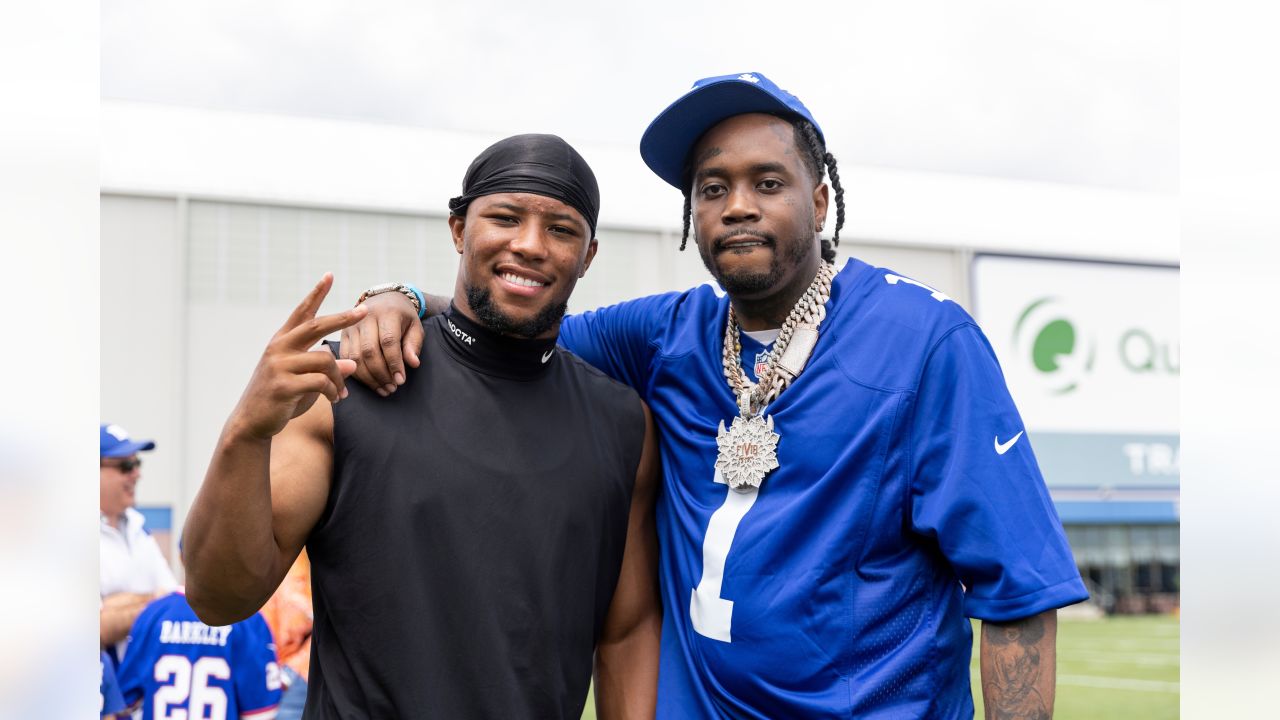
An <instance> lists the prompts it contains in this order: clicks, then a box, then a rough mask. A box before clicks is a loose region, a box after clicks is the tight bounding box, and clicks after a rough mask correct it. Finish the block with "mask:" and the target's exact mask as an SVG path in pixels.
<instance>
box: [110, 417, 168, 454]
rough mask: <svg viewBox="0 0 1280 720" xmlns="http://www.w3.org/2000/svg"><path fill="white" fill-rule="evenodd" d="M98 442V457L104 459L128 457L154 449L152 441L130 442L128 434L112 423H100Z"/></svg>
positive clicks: (154, 445)
mask: <svg viewBox="0 0 1280 720" xmlns="http://www.w3.org/2000/svg"><path fill="white" fill-rule="evenodd" d="M98 441H99V445H98V448H99V450H100V451H101V452H100V454H99V457H104V458H118V457H129V456H130V455H133V454H134V453H138V452H142V451H144V450H155V448H156V444H155V442H154V441H152V440H130V439H129V433H128V432H126V431H125V429H124V428H122V427H120V426H119V425H114V424H112V423H102V429H101V432H100V436H99V438H98Z"/></svg>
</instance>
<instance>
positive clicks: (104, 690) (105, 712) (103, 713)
mask: <svg viewBox="0 0 1280 720" xmlns="http://www.w3.org/2000/svg"><path fill="white" fill-rule="evenodd" d="M98 655H99V657H98V659H99V660H100V661H101V663H102V680H101V682H99V684H98V716H99V717H115V715H116V713H121V712H124V709H125V704H124V696H123V695H121V694H120V683H119V682H117V680H116V664H115V662H114V661H113V660H112V659H111V657H110V656H109V655H107V652H106V651H105V650H99V651H98Z"/></svg>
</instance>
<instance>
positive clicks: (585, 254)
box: [449, 193, 596, 337]
mask: <svg viewBox="0 0 1280 720" xmlns="http://www.w3.org/2000/svg"><path fill="white" fill-rule="evenodd" d="M449 229H450V231H451V232H452V233H453V244H454V247H455V248H456V249H457V251H458V253H460V254H461V255H462V262H461V263H459V264H458V281H457V283H456V285H455V287H454V304H455V305H457V307H458V309H459V310H460V311H462V312H463V313H464V314H465V315H467V317H469V318H471V319H473V320H475V321H476V322H479V323H480V324H482V325H484V326H486V327H488V328H489V329H491V330H494V331H495V332H499V333H502V334H504V335H515V336H519V337H549V336H551V335H553V334H554V333H555V331H556V329H557V327H558V326H559V322H560V318H561V317H562V316H563V315H564V312H565V309H566V308H567V307H568V301H569V295H571V294H572V293H573V288H574V286H575V285H576V284H577V282H578V278H580V277H582V276H583V275H585V274H586V272H587V268H588V267H589V266H590V265H591V260H592V258H594V257H595V254H596V240H595V238H593V237H591V226H590V225H588V224H587V221H586V220H585V219H584V218H583V217H582V214H581V213H580V212H578V211H577V210H576V209H574V208H573V207H571V206H569V205H567V204H565V203H563V202H561V201H559V200H556V199H554V198H550V197H545V196H542V195H534V194H532V193H498V194H494V195H484V196H482V197H478V198H476V199H475V200H473V201H471V204H470V205H469V206H468V207H467V214H466V217H465V218H464V217H458V216H456V215H454V216H450V217H449Z"/></svg>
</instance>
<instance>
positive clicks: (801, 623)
mask: <svg viewBox="0 0 1280 720" xmlns="http://www.w3.org/2000/svg"><path fill="white" fill-rule="evenodd" d="M827 308H828V313H827V318H826V320H825V321H824V322H823V324H822V325H821V327H820V329H819V339H818V343H817V345H816V347H815V348H814V351H813V354H812V356H811V357H810V359H809V362H808V364H807V365H806V367H805V369H804V372H803V373H802V374H801V375H800V376H799V378H797V379H796V380H795V381H794V383H792V385H791V386H790V387H789V388H787V389H786V390H785V391H784V392H783V393H782V395H781V396H779V398H778V399H777V400H775V401H774V402H773V403H772V404H771V405H770V406H769V407H768V408H767V409H766V414H767V415H770V416H772V419H773V423H774V429H775V431H776V432H777V433H778V434H779V435H780V436H781V440H780V441H779V443H778V446H777V459H778V463H779V465H780V466H779V467H778V468H777V469H775V470H773V471H772V472H770V473H769V474H768V475H767V476H766V478H765V479H764V482H763V484H762V486H761V488H760V489H759V490H758V491H757V490H749V491H747V492H739V491H736V490H731V489H730V488H729V487H728V486H727V485H726V484H724V483H723V481H722V480H721V479H720V478H719V476H718V474H717V472H716V470H715V467H714V465H715V460H716V456H717V444H716V437H717V431H718V429H719V427H720V424H721V423H722V422H723V423H724V424H725V426H726V427H727V426H729V425H730V424H731V423H732V420H733V418H734V417H735V415H737V406H736V403H735V401H734V397H733V394H732V393H731V391H730V390H729V386H728V384H727V382H726V381H725V378H724V372H723V367H722V356H721V348H722V345H723V335H724V324H725V318H726V313H727V310H728V299H727V297H724V296H723V295H722V294H719V293H717V292H716V291H714V290H713V289H712V288H711V287H710V286H702V287H699V288H695V289H693V290H690V291H687V292H683V293H670V294H665V295H658V296H653V297H648V298H642V299H639V300H634V301H630V302H625V303H621V304H619V305H614V306H611V307H608V308H603V309H601V310H598V311H593V312H589V313H585V314H582V315H578V316H574V317H569V318H566V319H565V322H564V324H563V325H562V327H561V334H560V342H561V343H562V344H564V345H565V347H566V348H568V349H569V350H571V351H572V352H574V353H576V354H577V355H579V356H580V357H582V358H584V359H586V360H587V361H589V362H591V363H592V364H594V365H595V366H596V367H598V368H600V369H601V370H603V371H605V372H607V373H608V374H610V375H611V376H613V377H614V378H616V379H618V380H620V381H623V382H626V383H628V384H629V385H631V386H632V387H634V388H635V389H636V390H637V391H639V392H640V393H641V395H642V397H643V398H644V399H645V401H646V402H648V403H649V406H650V408H651V409H652V411H653V413H654V416H655V418H656V419H657V420H658V427H659V432H660V434H661V448H662V467H663V474H664V485H663V492H662V493H661V495H660V497H659V501H658V508H657V522H658V533H659V541H660V567H659V572H660V576H661V583H662V596H663V609H664V617H663V620H664V622H663V627H662V657H661V666H660V668H659V690H658V701H659V702H658V705H659V710H658V715H659V717H662V718H709V717H732V718H798V717H805V718H816V717H850V716H854V717H864V718H873V717H874V718H888V717H893V718H902V717H917V718H924V717H927V718H960V717H963V718H966V719H967V718H972V717H973V700H972V696H971V693H970V688H969V665H970V656H971V653H972V633H971V630H970V625H969V620H968V618H969V617H977V618H982V619H986V620H995V621H1001V620H1013V619H1018V618H1022V617H1026V616H1030V615H1033V614H1036V613H1039V612H1043V611H1045V610H1049V609H1052V608H1056V607H1061V606H1063V605H1068V604H1071V603H1074V602H1078V601H1080V600H1083V599H1085V598H1086V597H1087V593H1086V592H1085V589H1084V585H1083V583H1082V582H1081V580H1080V576H1079V573H1078V571H1077V570H1076V567H1075V563H1074V561H1073V559H1072V556H1071V551H1070V548H1069V546H1068V544H1067V541H1066V537H1065V535H1064V533H1063V531H1062V527H1061V523H1060V522H1059V520H1058V517H1057V513H1056V511H1055V509H1054V507H1053V504H1052V502H1051V500H1050V498H1049V494H1048V491H1047V489H1046V487H1045V484H1044V480H1043V478H1042V477H1041V475H1040V472H1039V469H1038V467H1037V464H1036V461H1035V457H1034V455H1033V453H1032V450H1031V443H1030V441H1029V440H1028V439H1027V438H1026V437H1025V435H1024V430H1023V427H1022V421H1021V419H1020V417H1019V415H1018V412H1017V409H1016V408H1015V407H1014V403H1013V400H1012V399H1011V398H1010V395H1009V391H1008V389H1007V387H1006V385H1005V382H1004V377H1003V374H1002V373H1001V371H1000V367H999V364H998V363H997V361H996V358H995V355H994V353H993V352H992V350H991V347H990V346H989V344H988V343H987V341H986V338H985V337H984V336H983V334H982V332H981V331H980V330H979V329H978V327H977V325H976V324H975V323H974V321H973V319H972V318H971V317H970V316H969V315H968V314H967V313H966V312H965V311H964V310H963V309H962V308H961V307H960V306H959V305H957V304H956V303H955V302H952V301H951V300H950V299H949V298H947V297H946V296H945V295H943V294H942V293H939V292H937V291H935V290H933V289H932V288H929V287H926V286H924V285H922V284H920V283H917V282H915V281H913V280H910V279H907V278H904V277H902V276H900V275H897V274H896V273H893V272H892V271H889V270H885V269H881V268H873V267H871V266H869V265H867V264H865V263H862V262H860V261H857V260H849V261H848V262H847V263H846V265H845V266H844V267H843V269H842V270H841V272H840V273H839V274H838V275H837V277H836V279H835V281H834V283H833V287H832V294H831V300H830V303H829V304H828V306H827ZM742 344H743V352H742V358H741V359H742V362H743V364H744V365H745V366H746V368H747V371H748V373H749V374H752V375H754V370H755V365H756V363H757V361H760V362H762V363H763V362H765V361H767V358H766V357H763V356H762V353H763V352H764V351H765V350H766V349H767V348H765V347H764V346H761V345H760V344H759V343H756V342H755V341H754V340H751V339H750V338H749V337H746V336H745V334H744V336H743V338H742Z"/></svg>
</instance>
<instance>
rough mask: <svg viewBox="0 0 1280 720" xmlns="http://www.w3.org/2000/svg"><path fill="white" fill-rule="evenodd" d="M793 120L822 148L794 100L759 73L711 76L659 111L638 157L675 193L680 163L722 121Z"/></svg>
mask: <svg viewBox="0 0 1280 720" xmlns="http://www.w3.org/2000/svg"><path fill="white" fill-rule="evenodd" d="M756 112H762V113H773V114H775V115H777V114H783V115H799V116H800V117H802V118H804V119H805V120H808V121H809V122H811V123H813V129H814V130H817V131H818V137H819V138H822V141H823V142H826V137H824V136H823V134H822V128H821V127H819V126H818V121H817V120H814V119H813V115H812V114H810V112H809V109H808V108H806V107H805V106H804V103H802V102H800V98H798V97H796V96H795V95H792V94H791V93H789V92H787V91H786V90H783V89H782V88H780V87H778V86H777V85H775V84H774V83H773V81H772V80H770V79H769V78H767V77H765V76H764V75H761V74H760V73H741V74H739V75H717V76H716V77H709V78H703V79H701V80H699V81H697V82H695V83H694V84H693V87H692V88H690V89H689V91H688V92H686V93H685V94H684V95H683V96H681V97H680V99H679V100H676V101H675V102H673V103H671V105H669V106H668V107H667V109H666V110H663V111H662V113H661V114H659V115H658V117H657V118H655V119H654V121H653V122H651V123H649V128H648V129H647V130H645V131H644V135H643V136H642V137H641V138H640V157H642V158H644V162H645V164H646V165H648V166H649V169H650V170H652V171H653V172H655V173H656V174H657V175H658V177H660V178H662V179H663V180H666V181H667V182H668V183H670V184H672V185H674V186H676V187H677V188H679V189H680V190H681V191H683V190H684V188H682V187H680V179H681V178H680V175H681V171H682V170H684V160H685V158H686V157H688V155H689V152H690V151H691V150H693V146H694V143H696V142H698V138H700V137H702V134H703V133H705V132H706V131H708V130H710V129H711V128H712V127H713V126H715V125H716V124H717V123H719V122H720V121H722V120H727V119H728V118H731V117H733V116H734V115H742V114H745V113H756Z"/></svg>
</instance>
